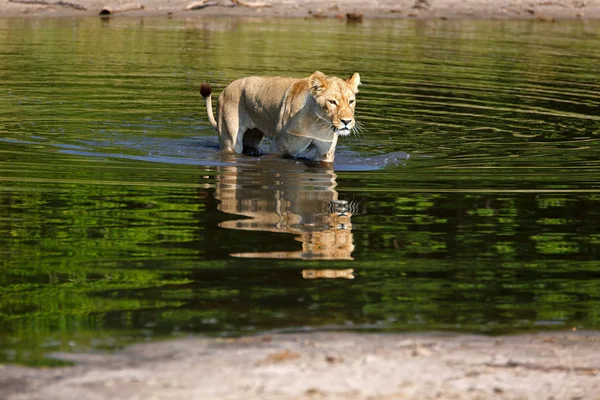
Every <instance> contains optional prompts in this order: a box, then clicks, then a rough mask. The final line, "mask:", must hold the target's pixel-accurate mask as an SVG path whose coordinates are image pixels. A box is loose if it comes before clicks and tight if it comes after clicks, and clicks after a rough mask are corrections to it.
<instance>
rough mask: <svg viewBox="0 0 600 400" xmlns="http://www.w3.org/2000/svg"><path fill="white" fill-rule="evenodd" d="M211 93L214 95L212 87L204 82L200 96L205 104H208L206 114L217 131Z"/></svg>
mask: <svg viewBox="0 0 600 400" xmlns="http://www.w3.org/2000/svg"><path fill="white" fill-rule="evenodd" d="M211 93H212V87H210V85H209V84H208V83H204V82H203V83H202V84H201V85H200V95H201V96H202V98H203V99H204V102H205V103H206V112H207V114H208V120H209V121H210V124H211V125H212V126H213V128H215V129H217V121H216V120H215V116H214V114H213V109H212V97H211Z"/></svg>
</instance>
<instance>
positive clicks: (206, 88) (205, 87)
mask: <svg viewBox="0 0 600 400" xmlns="http://www.w3.org/2000/svg"><path fill="white" fill-rule="evenodd" d="M211 93H212V88H211V87H210V85H209V84H208V83H202V84H201V85H200V95H201V96H202V97H204V98H207V97H208V96H210V94H211Z"/></svg>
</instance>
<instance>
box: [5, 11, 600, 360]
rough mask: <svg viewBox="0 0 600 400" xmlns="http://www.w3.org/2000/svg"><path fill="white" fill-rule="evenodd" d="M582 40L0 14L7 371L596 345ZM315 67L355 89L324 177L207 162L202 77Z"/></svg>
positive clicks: (597, 290) (591, 90)
mask: <svg viewBox="0 0 600 400" xmlns="http://www.w3.org/2000/svg"><path fill="white" fill-rule="evenodd" d="M598 43H600V23H597V22H596V23H594V22H587V23H585V24H584V23H582V22H560V23H556V24H544V23H535V22H497V21H496V22H493V21H471V22H469V21H462V22H450V21H430V22H421V21H366V22H365V23H364V24H360V25H346V24H343V23H340V22H338V21H327V20H325V21H321V20H319V21H304V20H275V21H262V20H259V19H256V20H252V19H251V20H234V19H195V20H187V21H183V20H175V19H174V20H168V19H166V18H164V19H163V18H156V19H128V18H123V19H113V20H105V21H102V20H98V19H95V18H90V19H30V20H21V19H0V360H1V361H18V362H28V363H43V362H45V361H43V360H42V357H43V356H44V354H48V353H51V352H54V351H59V350H60V351H69V350H90V349H112V348H116V347H119V346H121V345H123V344H126V343H131V342H136V341H144V340H148V339H151V338H159V337H160V338H162V337H170V336H179V335H187V334H190V333H198V334H209V335H224V336H226V335H240V334H253V333H257V332H282V331H283V332H287V331H296V330H303V329H355V330H364V331H373V330H376V331H386V332H403V331H415V330H418V331H429V330H452V331H464V332H483V333H509V332H517V331H524V330H547V329H570V328H573V327H576V328H578V329H600V279H599V278H600V260H599V259H600V229H599V226H600V183H599V182H600V161H599V154H600V151H599V137H600V113H599V110H600V69H599V68H598V65H600V46H598ZM314 70H321V71H323V72H326V73H328V74H332V75H338V76H342V77H349V76H350V75H351V74H352V73H354V72H360V73H361V78H362V81H363V86H361V92H360V93H359V95H358V105H357V119H358V120H359V121H360V122H361V124H362V127H363V132H362V133H361V134H357V135H354V136H352V137H346V138H342V140H341V141H340V144H339V146H338V152H337V158H336V165H335V168H334V169H327V168H323V167H318V166H314V165H306V164H303V163H301V162H295V161H292V160H281V159H279V158H277V157H272V156H264V157H260V158H256V157H255V158H253V157H246V156H239V157H225V156H223V155H222V154H221V153H219V152H218V150H217V144H218V141H217V139H216V135H215V133H214V131H213V130H212V128H210V126H209V124H208V122H207V119H206V115H205V112H204V111H203V103H202V102H201V100H200V98H199V95H198V92H197V89H198V84H199V83H200V82H201V81H208V82H210V83H211V84H212V85H213V87H214V90H215V92H217V93H218V92H220V91H221V90H222V88H223V87H224V86H225V85H226V84H227V83H228V82H229V81H231V80H233V79H236V78H239V77H242V76H246V75H251V74H261V75H285V76H298V77H303V76H308V75H309V74H310V73H311V72H313V71H314ZM339 200H346V201H348V202H349V205H350V208H351V211H352V213H351V215H341V213H339V212H335V207H336V204H337V205H339V204H340V203H339ZM348 269H352V270H353V271H352V272H349V271H348ZM324 270H328V271H324ZM328 276H329V277H331V276H337V277H338V278H337V279H328V278H327V277H328ZM317 277H319V278H320V279H309V278H317ZM348 278H354V279H348Z"/></svg>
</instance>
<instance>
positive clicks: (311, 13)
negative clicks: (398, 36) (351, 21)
mask: <svg viewBox="0 0 600 400" xmlns="http://www.w3.org/2000/svg"><path fill="white" fill-rule="evenodd" d="M36 3H38V4H36ZM39 3H44V4H39ZM192 3H196V5H197V7H199V9H196V10H189V11H188V10H186V7H188V6H190V5H191V4H192ZM236 4H237V5H236ZM105 6H109V9H110V10H111V11H112V12H117V14H118V15H132V16H141V15H148V16H150V15H167V14H169V13H171V14H172V15H173V16H175V17H177V16H196V17H197V16H206V15H213V16H216V15H234V16H235V15H237V16H265V17H274V16H276V17H282V16H287V17H309V18H314V17H317V18H322V17H327V18H335V17H336V16H337V17H338V18H345V16H346V14H347V13H359V14H363V15H364V18H441V19H446V18H447V19H457V18H492V19H539V20H543V21H554V20H561V19H576V18H579V19H598V18H600V0H362V1H361V0H333V1H323V0H321V1H315V0H308V1H303V0H139V1H134V0H131V1H130V0H62V1H61V0H0V16H77V15H80V16H84V15H98V14H99V13H100V11H101V10H102V9H103V8H104V7H105ZM141 6H143V9H141V8H140V7H141ZM119 9H129V10H127V11H123V12H118V11H119Z"/></svg>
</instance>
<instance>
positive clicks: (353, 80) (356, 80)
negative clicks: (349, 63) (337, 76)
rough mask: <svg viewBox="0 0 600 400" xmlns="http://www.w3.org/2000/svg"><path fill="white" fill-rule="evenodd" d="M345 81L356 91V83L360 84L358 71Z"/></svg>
mask: <svg viewBox="0 0 600 400" xmlns="http://www.w3.org/2000/svg"><path fill="white" fill-rule="evenodd" d="M346 83H348V85H350V87H351V88H352V90H353V91H354V93H358V85H360V75H359V74H358V72H357V73H355V74H354V75H352V78H350V79H348V80H347V81H346Z"/></svg>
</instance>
